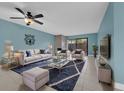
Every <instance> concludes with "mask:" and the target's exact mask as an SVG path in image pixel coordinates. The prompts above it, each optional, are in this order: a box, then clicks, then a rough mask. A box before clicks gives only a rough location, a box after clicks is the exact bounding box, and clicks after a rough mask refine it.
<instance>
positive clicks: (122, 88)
mask: <svg viewBox="0 0 124 93" xmlns="http://www.w3.org/2000/svg"><path fill="white" fill-rule="evenodd" d="M114 88H116V89H119V90H124V84H121V83H118V82H114Z"/></svg>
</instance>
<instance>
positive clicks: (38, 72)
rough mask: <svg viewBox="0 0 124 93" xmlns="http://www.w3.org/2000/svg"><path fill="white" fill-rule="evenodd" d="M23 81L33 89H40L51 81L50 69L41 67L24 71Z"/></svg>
mask: <svg viewBox="0 0 124 93" xmlns="http://www.w3.org/2000/svg"><path fill="white" fill-rule="evenodd" d="M22 78H23V82H24V84H25V85H27V86H28V87H30V88H31V89H33V90H37V89H39V88H40V87H41V86H43V85H44V84H46V83H47V82H48V81H49V71H48V70H46V69H42V68H39V67H35V68H32V69H30V70H27V71H24V72H23V73H22Z"/></svg>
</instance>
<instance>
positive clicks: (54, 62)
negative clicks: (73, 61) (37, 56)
mask: <svg viewBox="0 0 124 93" xmlns="http://www.w3.org/2000/svg"><path fill="white" fill-rule="evenodd" d="M47 62H48V67H51V68H57V69H61V68H62V67H63V66H64V65H66V64H67V63H69V60H67V59H55V58H52V59H50V60H48V61H47Z"/></svg>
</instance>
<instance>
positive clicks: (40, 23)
mask: <svg viewBox="0 0 124 93" xmlns="http://www.w3.org/2000/svg"><path fill="white" fill-rule="evenodd" d="M33 21H34V22H36V23H38V24H40V25H43V23H42V22H40V21H38V20H33Z"/></svg>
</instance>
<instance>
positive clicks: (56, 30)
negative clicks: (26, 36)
mask: <svg viewBox="0 0 124 93" xmlns="http://www.w3.org/2000/svg"><path fill="white" fill-rule="evenodd" d="M107 6H108V3H106V2H94V3H93V2H90V3H89V2H88V3H87V2H78V3H75V2H74V3H71V2H69V3H67V2H65V3H64V2H63V3H62V2H58V3H55V2H46V3H45V2H36V3H34V2H33V3H30V2H28V3H26V2H24V3H23V2H16V3H15V2H13V3H12V2H10V3H4V2H3V3H2V2H0V18H2V19H6V20H8V21H11V22H14V23H18V24H21V25H24V26H26V25H25V23H24V20H13V19H9V17H10V16H20V17H23V15H22V14H21V13H19V12H18V11H17V10H15V9H14V7H18V8H21V9H22V10H24V11H25V12H26V11H31V12H32V14H33V15H35V14H39V13H42V14H43V15H44V17H43V18H41V19H38V20H40V21H42V22H43V23H44V24H43V25H39V24H36V23H34V24H32V25H30V27H31V28H35V29H38V30H40V31H44V32H48V33H51V34H54V35H58V34H62V35H65V36H70V35H79V34H88V33H96V32H98V28H99V25H100V23H101V20H102V18H103V16H104V13H105V11H106V8H107Z"/></svg>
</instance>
